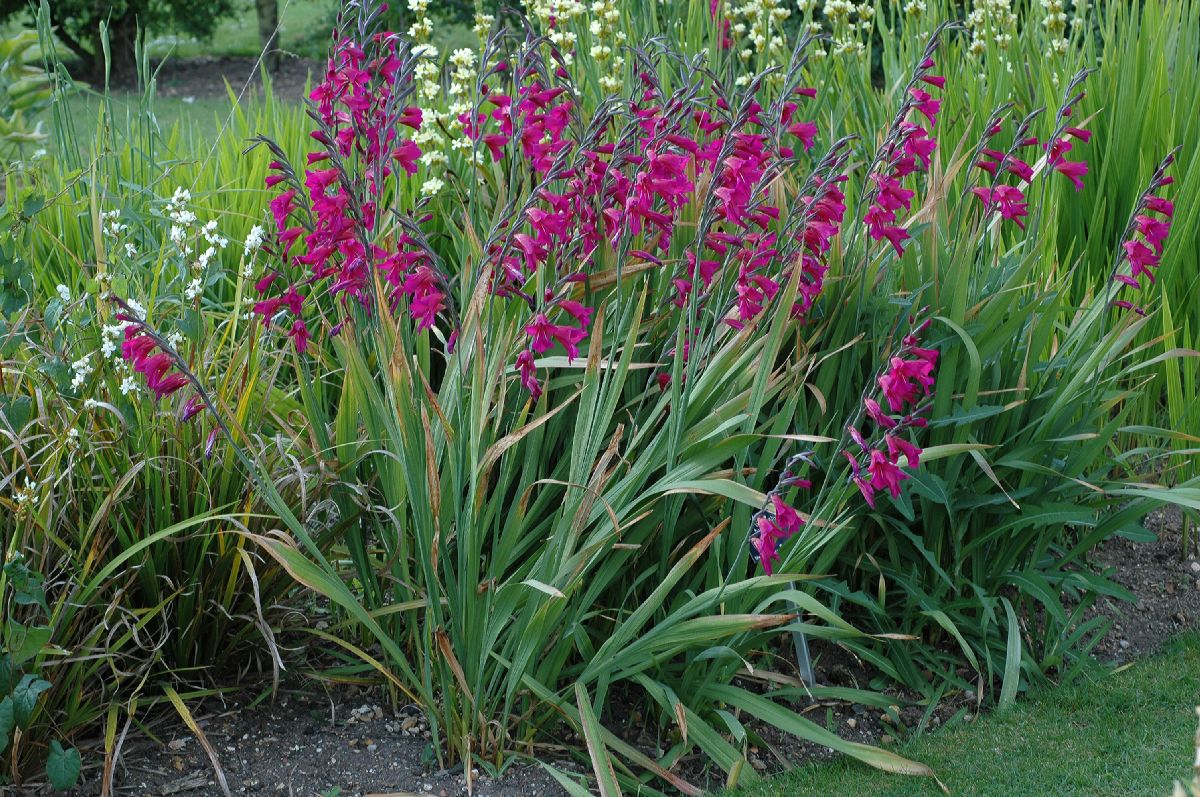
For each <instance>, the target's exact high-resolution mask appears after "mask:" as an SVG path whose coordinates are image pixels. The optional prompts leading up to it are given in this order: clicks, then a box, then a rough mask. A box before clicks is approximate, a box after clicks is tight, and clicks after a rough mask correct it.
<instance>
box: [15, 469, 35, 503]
mask: <svg viewBox="0 0 1200 797" xmlns="http://www.w3.org/2000/svg"><path fill="white" fill-rule="evenodd" d="M37 487H38V483H37V482H35V481H30V479H29V477H28V476H26V477H25V486H24V487H23V488H21V489H20V490H17V511H18V512H23V511H24V510H26V509H28V508H30V507H31V506H32V505H33V503H34V502H35V501H37Z"/></svg>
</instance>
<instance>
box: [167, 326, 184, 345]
mask: <svg viewBox="0 0 1200 797" xmlns="http://www.w3.org/2000/svg"><path fill="white" fill-rule="evenodd" d="M180 343H183V333H182V332H180V331H179V330H178V329H172V330H171V332H170V333H169V334H168V335H167V345H168V346H170V347H171V348H172V349H178V348H179V344H180Z"/></svg>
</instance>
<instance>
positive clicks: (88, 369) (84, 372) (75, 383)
mask: <svg viewBox="0 0 1200 797" xmlns="http://www.w3.org/2000/svg"><path fill="white" fill-rule="evenodd" d="M71 370H72V371H74V372H75V376H74V377H73V378H72V379H71V387H72V388H74V389H75V390H78V389H79V388H81V387H83V384H84V382H86V381H87V378H88V377H89V376H91V374H92V370H93V366H92V357H91V355H90V354H85V355H83V356H82V357H80V358H79V359H78V360H76V361H75V362H73V363H71Z"/></svg>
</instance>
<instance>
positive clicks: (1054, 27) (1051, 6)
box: [1042, 0, 1086, 58]
mask: <svg viewBox="0 0 1200 797" xmlns="http://www.w3.org/2000/svg"><path fill="white" fill-rule="evenodd" d="M1085 6H1086V4H1085ZM1042 8H1044V9H1045V10H1046V18H1045V19H1043V20H1042V26H1043V27H1045V28H1046V33H1047V34H1049V36H1050V44H1049V46H1048V47H1047V48H1046V57H1047V58H1053V57H1055V56H1058V55H1063V54H1065V53H1066V52H1067V50H1068V49H1069V44H1068V42H1067V40H1066V38H1065V36H1066V33H1067V12H1066V10H1065V8H1064V0H1042ZM1076 22H1077V24H1081V15H1080V14H1079V12H1078V7H1077V8H1076Z"/></svg>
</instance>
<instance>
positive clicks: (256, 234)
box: [243, 224, 266, 255]
mask: <svg viewBox="0 0 1200 797" xmlns="http://www.w3.org/2000/svg"><path fill="white" fill-rule="evenodd" d="M265 232H266V230H264V229H263V226H262V225H261V224H255V225H254V226H253V227H251V228H250V233H249V234H248V235H247V236H246V248H245V250H244V252H243V254H247V255H248V254H250V253H251V252H256V251H258V249H259V248H261V247H262V245H263V234H264V233H265Z"/></svg>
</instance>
